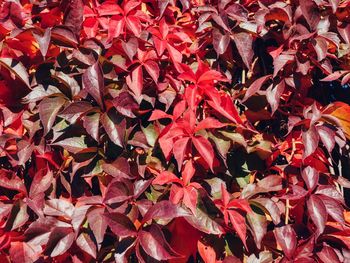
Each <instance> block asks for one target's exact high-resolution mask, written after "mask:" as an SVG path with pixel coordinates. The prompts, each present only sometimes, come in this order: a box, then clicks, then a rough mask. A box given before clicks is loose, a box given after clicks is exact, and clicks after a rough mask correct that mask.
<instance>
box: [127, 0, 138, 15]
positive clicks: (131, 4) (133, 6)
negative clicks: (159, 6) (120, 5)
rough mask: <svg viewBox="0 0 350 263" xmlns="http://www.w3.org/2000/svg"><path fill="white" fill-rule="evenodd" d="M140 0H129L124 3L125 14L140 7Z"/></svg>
mask: <svg viewBox="0 0 350 263" xmlns="http://www.w3.org/2000/svg"><path fill="white" fill-rule="evenodd" d="M140 4H141V3H140V1H137V0H130V1H127V2H126V3H125V4H124V13H125V14H128V13H129V12H131V11H132V10H135V9H136V7H138V6H139V5H140Z"/></svg>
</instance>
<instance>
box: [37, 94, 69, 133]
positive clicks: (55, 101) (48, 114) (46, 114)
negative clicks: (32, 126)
mask: <svg viewBox="0 0 350 263" xmlns="http://www.w3.org/2000/svg"><path fill="white" fill-rule="evenodd" d="M65 102H66V100H65V99H64V98H63V97H61V96H59V97H48V98H45V99H43V100H42V101H41V102H40V104H39V116H40V120H41V122H42V124H43V126H44V135H46V134H47V133H48V132H49V131H50V130H51V128H52V126H53V124H54V123H55V120H56V116H57V114H58V112H59V111H60V109H61V107H62V106H63V105H64V103H65Z"/></svg>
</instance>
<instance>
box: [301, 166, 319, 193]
mask: <svg viewBox="0 0 350 263" xmlns="http://www.w3.org/2000/svg"><path fill="white" fill-rule="evenodd" d="M301 175H302V177H303V179H304V181H305V183H306V186H307V188H308V189H309V190H310V191H312V190H313V189H315V187H316V186H317V184H318V178H319V174H318V171H317V170H316V169H315V168H313V167H311V166H307V167H306V168H304V170H303V171H302V173H301Z"/></svg>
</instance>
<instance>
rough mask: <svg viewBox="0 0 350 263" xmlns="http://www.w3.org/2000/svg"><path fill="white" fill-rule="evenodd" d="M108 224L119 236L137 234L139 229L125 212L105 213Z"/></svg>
mask: <svg viewBox="0 0 350 263" xmlns="http://www.w3.org/2000/svg"><path fill="white" fill-rule="evenodd" d="M104 217H105V220H106V222H107V224H108V226H109V227H110V228H111V230H112V232H113V233H114V234H116V235H117V236H119V237H128V236H136V235H137V231H136V227H135V225H134V224H133V223H132V222H131V220H130V219H129V218H128V217H127V216H126V215H124V214H121V213H108V214H105V215H104Z"/></svg>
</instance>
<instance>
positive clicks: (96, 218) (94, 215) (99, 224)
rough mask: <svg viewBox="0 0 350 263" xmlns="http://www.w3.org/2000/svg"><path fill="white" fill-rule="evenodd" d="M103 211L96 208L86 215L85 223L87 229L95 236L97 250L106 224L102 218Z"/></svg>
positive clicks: (100, 208) (102, 208) (101, 208)
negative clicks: (87, 224)
mask: <svg viewBox="0 0 350 263" xmlns="http://www.w3.org/2000/svg"><path fill="white" fill-rule="evenodd" d="M104 211H105V208H104V207H97V208H94V209H93V210H91V211H89V212H88V213H87V221H88V222H89V227H90V228H91V230H92V232H93V234H94V236H95V239H96V243H97V245H98V248H100V247H101V243H102V241H103V238H104V235H105V232H106V229H107V223H106V220H105V218H104V216H103V214H104Z"/></svg>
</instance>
